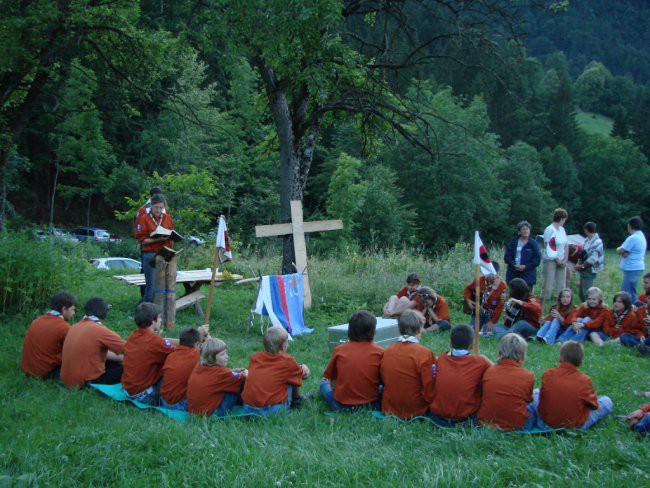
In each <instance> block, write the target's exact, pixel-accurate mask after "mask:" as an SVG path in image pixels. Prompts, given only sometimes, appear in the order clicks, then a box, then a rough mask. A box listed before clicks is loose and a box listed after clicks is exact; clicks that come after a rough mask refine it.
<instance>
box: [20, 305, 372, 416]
mask: <svg viewBox="0 0 650 488" xmlns="http://www.w3.org/2000/svg"><path fill="white" fill-rule="evenodd" d="M76 306H77V301H76V299H75V297H74V296H72V295H70V294H69V293H59V294H57V295H55V296H54V297H53V298H52V300H51V310H50V311H49V312H48V313H46V314H45V315H42V316H41V317H38V318H36V319H35V320H34V321H33V322H32V324H31V325H30V327H29V329H28V330H27V334H26V336H25V341H24V344H23V353H22V368H23V370H24V371H25V372H26V373H27V374H28V375H30V376H34V377H38V378H51V379H57V378H60V379H61V381H62V382H63V383H64V384H65V386H67V387H68V388H73V387H76V388H83V387H85V386H87V385H89V384H91V383H95V384H107V385H114V384H118V383H121V385H122V387H123V388H124V390H125V391H126V393H127V396H128V398H129V399H131V400H134V401H138V402H140V403H144V404H148V405H162V406H163V407H165V408H169V409H173V410H187V411H189V412H191V413H194V414H198V415H212V416H217V417H221V416H224V415H227V414H228V413H229V411H230V410H231V409H232V407H233V406H235V405H236V404H241V403H242V402H243V407H244V410H245V411H247V412H250V413H256V414H259V415H269V414H272V413H275V412H277V411H281V410H286V409H288V408H297V407H299V406H300V404H301V401H302V397H301V395H300V386H301V384H302V380H303V379H304V378H306V377H308V376H309V373H310V372H309V368H308V367H307V366H306V365H304V364H301V365H299V364H298V363H296V361H295V359H294V358H293V357H291V356H290V355H288V354H287V353H286V350H287V347H288V346H289V341H288V339H289V336H288V334H287V332H286V331H285V330H284V329H282V328H279V327H272V328H270V329H268V330H267V331H266V333H265V334H264V349H265V352H259V353H256V354H254V355H253V356H252V357H251V359H250V364H249V366H248V369H228V368H227V364H228V350H227V348H226V344H225V343H224V342H223V341H221V340H219V339H216V338H212V337H210V336H209V334H208V328H207V324H206V325H203V326H201V327H199V328H187V329H185V330H183V331H182V332H181V334H180V339H166V338H163V337H161V336H160V335H158V334H157V332H158V331H159V330H160V327H161V320H160V318H161V317H160V315H161V314H160V308H159V307H158V306H157V305H155V304H153V303H148V302H143V303H140V304H139V305H138V306H137V307H136V309H135V323H136V326H137V328H136V330H134V331H133V332H132V333H131V334H130V335H129V337H128V339H127V340H126V341H125V340H124V339H122V338H121V337H120V336H119V335H118V334H116V333H115V332H113V331H112V330H110V329H109V328H108V327H106V326H105V325H104V324H102V321H103V320H104V319H105V318H106V316H107V314H108V311H109V308H110V306H109V305H108V304H107V303H106V302H105V301H104V300H103V299H101V298H99V297H95V298H91V299H90V300H88V302H87V303H86V304H85V306H84V313H85V315H84V317H83V318H82V319H81V320H80V321H79V322H77V323H75V324H74V325H72V326H70V325H69V324H68V321H69V320H70V319H71V318H72V317H73V316H74V313H75V309H76ZM373 333H374V330H373ZM373 335H374V334H373Z"/></svg>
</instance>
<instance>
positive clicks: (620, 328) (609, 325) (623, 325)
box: [589, 291, 645, 346]
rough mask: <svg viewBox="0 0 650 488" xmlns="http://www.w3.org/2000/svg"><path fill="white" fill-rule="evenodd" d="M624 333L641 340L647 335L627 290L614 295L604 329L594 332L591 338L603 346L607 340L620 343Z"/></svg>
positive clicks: (604, 322)
mask: <svg viewBox="0 0 650 488" xmlns="http://www.w3.org/2000/svg"><path fill="white" fill-rule="evenodd" d="M623 334H627V335H631V336H632V337H636V338H637V339H639V341H640V339H641V338H642V337H643V336H644V335H645V326H644V325H643V324H642V323H641V322H639V318H638V316H637V314H636V313H635V311H634V309H633V307H632V297H631V296H630V294H629V293H628V292H626V291H621V292H618V293H617V294H616V295H614V306H613V307H612V309H611V310H608V312H607V314H606V315H605V318H604V320H603V330H602V331H594V332H592V333H591V334H589V338H590V339H591V342H593V343H594V344H596V345H597V346H602V345H603V344H604V343H605V341H609V342H610V343H615V344H620V343H621V342H622V341H621V336H622V335H623ZM610 339H611V340H610Z"/></svg>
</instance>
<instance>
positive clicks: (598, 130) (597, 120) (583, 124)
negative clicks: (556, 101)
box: [576, 109, 614, 136]
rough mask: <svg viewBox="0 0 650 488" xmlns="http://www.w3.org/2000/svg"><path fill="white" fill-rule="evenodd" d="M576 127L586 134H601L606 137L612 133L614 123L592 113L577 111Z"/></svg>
mask: <svg viewBox="0 0 650 488" xmlns="http://www.w3.org/2000/svg"><path fill="white" fill-rule="evenodd" d="M576 121H577V122H578V126H579V127H580V128H581V129H582V130H584V131H585V132H587V133H588V134H602V135H604V136H608V135H609V134H610V133H611V132H612V127H613V125H614V121H613V120H612V119H610V118H609V117H605V116H604V115H600V114H595V113H592V112H583V111H582V110H580V109H578V112H577V113H576Z"/></svg>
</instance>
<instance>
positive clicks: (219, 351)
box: [187, 338, 248, 417]
mask: <svg viewBox="0 0 650 488" xmlns="http://www.w3.org/2000/svg"><path fill="white" fill-rule="evenodd" d="M227 364H228V349H227V348H226V343H225V342H223V341H222V340H221V339H213V338H210V339H206V341H205V342H204V343H203V346H202V347H201V360H200V363H199V364H198V365H197V366H196V368H194V370H193V371H192V374H191V375H190V378H189V381H188V382H187V406H188V410H189V411H190V413H193V414H195V415H207V416H214V417H224V416H226V415H227V414H228V413H229V412H230V410H232V407H234V406H235V405H236V404H237V403H240V402H241V391H242V388H243V387H244V383H245V382H246V376H247V375H248V371H246V370H245V369H235V370H233V369H228V368H227V367H226V366H227Z"/></svg>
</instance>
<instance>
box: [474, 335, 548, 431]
mask: <svg viewBox="0 0 650 488" xmlns="http://www.w3.org/2000/svg"><path fill="white" fill-rule="evenodd" d="M527 349H528V344H527V343H526V340H525V339H524V338H523V337H521V336H520V335H519V334H516V333H509V334H506V335H505V336H503V337H502V338H501V341H500V342H499V361H498V362H497V364H495V365H494V366H491V367H490V368H488V370H487V371H486V372H485V374H484V375H483V382H482V387H483V398H482V399H481V406H480V408H479V409H478V414H477V417H478V421H479V422H480V423H482V424H488V425H492V426H494V427H497V428H499V429H501V430H506V431H510V430H532V429H534V428H535V426H536V425H537V410H536V409H535V405H534V404H533V385H534V384H535V375H534V374H533V373H531V372H530V371H528V370H527V369H524V368H522V367H521V366H522V364H524V361H525V360H526V350H527Z"/></svg>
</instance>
